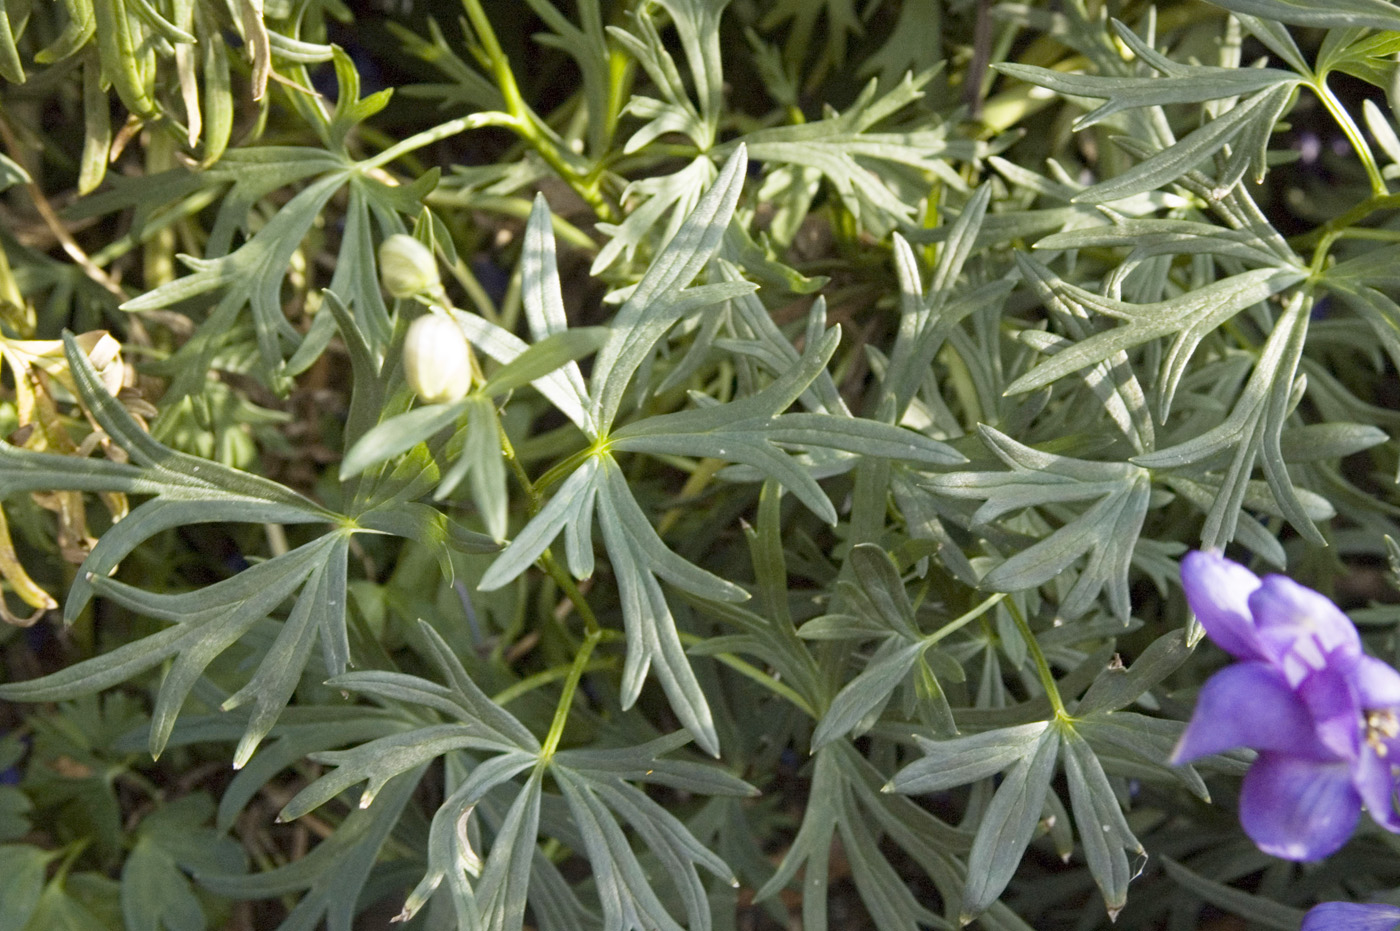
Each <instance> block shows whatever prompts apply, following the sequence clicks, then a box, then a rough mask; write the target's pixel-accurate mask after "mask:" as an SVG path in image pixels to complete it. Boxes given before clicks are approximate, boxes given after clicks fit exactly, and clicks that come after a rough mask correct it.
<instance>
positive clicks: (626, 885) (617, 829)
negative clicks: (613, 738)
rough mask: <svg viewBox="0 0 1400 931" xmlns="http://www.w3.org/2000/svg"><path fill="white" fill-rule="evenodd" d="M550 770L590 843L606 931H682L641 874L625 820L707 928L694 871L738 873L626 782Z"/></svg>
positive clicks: (691, 923)
mask: <svg viewBox="0 0 1400 931" xmlns="http://www.w3.org/2000/svg"><path fill="white" fill-rule="evenodd" d="M550 772H551V774H552V775H553V776H554V778H555V780H556V782H557V783H558V785H559V788H560V790H561V791H562V793H563V795H564V798H565V800H566V801H567V802H568V805H569V811H570V812H571V813H572V814H573V817H574V821H575V823H576V824H577V825H578V826H579V828H580V830H581V832H582V834H583V838H584V841H585V844H586V849H587V855H588V860H589V866H590V868H591V870H592V873H593V877H594V881H595V883H596V885H597V888H598V894H599V898H600V899H601V901H602V905H603V922H604V923H603V926H604V928H605V929H607V931H633V929H635V931H646V929H651V928H671V929H675V931H680V927H681V926H680V925H679V924H677V922H676V921H675V919H673V918H672V917H671V915H670V913H669V912H668V911H667V910H666V908H665V906H664V905H662V904H661V901H660V899H659V898H658V897H657V895H656V892H655V891H654V890H653V888H652V886H653V883H652V881H651V879H650V878H649V877H648V876H647V874H646V872H645V871H644V870H643V869H642V866H641V864H640V863H639V862H638V860H637V855H636V853H635V852H634V851H633V850H632V847H631V845H630V844H629V843H628V841H627V838H626V836H625V835H624V834H623V832H622V829H621V826H620V824H619V823H618V818H621V819H622V820H624V821H626V822H627V823H628V824H629V825H631V827H632V828H633V830H634V831H636V832H637V835H638V836H639V837H640V838H641V839H642V841H643V842H644V843H645V844H646V845H647V847H648V848H650V850H651V852H652V853H653V854H654V855H656V856H657V857H658V859H659V860H660V861H661V863H662V865H663V867H664V868H665V870H666V872H667V874H668V876H669V877H670V879H671V881H672V883H673V884H674V886H675V888H676V890H677V891H678V892H679V893H680V897H681V901H682V902H683V904H684V906H685V909H686V912H687V915H688V919H689V920H688V927H689V928H692V929H698V931H708V929H709V928H710V908H709V903H708V901H707V899H706V896H705V891H704V887H703V886H702V885H701V882H700V877H699V875H698V873H697V871H696V869H695V868H696V866H697V865H698V866H703V867H705V869H706V870H708V871H709V872H711V873H713V874H714V875H716V876H718V877H720V878H721V879H723V880H725V881H727V882H729V883H731V884H737V880H735V879H734V875H733V871H732V870H730V869H729V867H728V866H727V865H726V864H725V863H724V861H723V860H721V859H720V858H719V857H717V856H716V855H715V854H713V853H711V852H710V851H709V850H708V849H706V848H705V847H704V846H703V845H701V844H700V842H699V841H697V840H696V839H695V836H694V835H693V834H691V833H690V831H689V830H687V829H686V827H685V825H683V824H682V823H681V822H680V821H679V820H678V819H677V818H676V817H675V816H674V815H672V814H670V813H669V812H667V811H666V810H665V809H664V808H662V807H661V806H660V805H659V804H658V803H657V802H655V801H653V800H652V799H650V798H648V797H647V795H646V794H645V793H644V792H642V791H641V790H640V789H637V788H635V787H633V786H630V785H628V784H627V783H625V782H623V781H622V779H620V778H618V777H616V776H611V777H607V778H601V777H600V776H598V775H594V774H585V773H581V772H576V771H575V770H573V769H572V768H571V767H569V766H568V765H567V764H566V763H565V762H564V761H563V760H559V761H556V763H555V764H554V765H552V766H551V767H550Z"/></svg>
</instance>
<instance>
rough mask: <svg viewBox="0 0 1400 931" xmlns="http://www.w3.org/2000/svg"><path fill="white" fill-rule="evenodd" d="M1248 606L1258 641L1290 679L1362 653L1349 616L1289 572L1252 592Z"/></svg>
mask: <svg viewBox="0 0 1400 931" xmlns="http://www.w3.org/2000/svg"><path fill="white" fill-rule="evenodd" d="M1249 608H1250V611H1251V613H1252V614H1253V615H1254V624H1255V628H1256V630H1257V631H1258V639H1259V642H1260V643H1261V644H1262V645H1263V647H1264V649H1265V650H1266V651H1267V652H1268V655H1269V656H1270V657H1271V658H1273V659H1274V661H1275V662H1278V663H1280V664H1281V665H1282V666H1283V670H1284V672H1285V674H1287V676H1288V679H1289V681H1290V682H1292V683H1295V684H1296V683H1298V682H1301V681H1302V679H1303V678H1304V677H1305V676H1306V675H1307V674H1308V673H1310V672H1312V671H1313V670H1316V669H1321V668H1322V667H1323V666H1326V665H1328V664H1329V663H1333V662H1337V661H1341V662H1343V663H1352V662H1355V661H1356V660H1357V659H1359V658H1360V656H1361V637H1360V635H1358V634H1357V632H1356V626H1355V625H1354V624H1352V622H1351V621H1350V620H1349V619H1348V618H1347V616H1346V615H1345V614H1343V613H1342V612H1341V611H1340V610H1338V608H1337V606H1336V605H1334V604H1333V603H1332V602H1330V601H1328V600H1327V598H1326V597H1324V596H1323V595H1319V594H1318V593H1317V592H1315V591H1313V590H1312V589H1310V588H1305V587H1304V586H1302V585H1299V584H1298V583H1297V582H1295V581H1293V580H1292V579H1290V578H1288V577H1286V576H1282V575H1270V576H1266V577H1265V578H1264V580H1263V581H1262V582H1261V583H1260V585H1259V588H1257V589H1256V590H1255V591H1254V593H1253V594H1251V595H1250V596H1249Z"/></svg>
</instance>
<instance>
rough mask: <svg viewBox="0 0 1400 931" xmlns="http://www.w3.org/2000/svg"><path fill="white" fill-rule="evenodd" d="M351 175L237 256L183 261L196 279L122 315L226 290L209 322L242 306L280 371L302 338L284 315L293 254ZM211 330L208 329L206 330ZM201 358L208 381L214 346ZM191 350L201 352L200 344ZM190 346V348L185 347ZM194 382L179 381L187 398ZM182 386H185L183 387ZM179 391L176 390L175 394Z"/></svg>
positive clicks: (288, 209) (330, 183)
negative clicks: (288, 352) (284, 288)
mask: <svg viewBox="0 0 1400 931" xmlns="http://www.w3.org/2000/svg"><path fill="white" fill-rule="evenodd" d="M350 175H351V170H350V169H349V168H341V169H339V170H336V171H333V172H332V173H330V174H328V175H325V176H323V177H321V178H318V179H317V180H316V181H315V182H313V183H312V184H310V185H309V186H307V187H306V188H305V189H303V190H302V191H301V192H300V193H298V194H297V195H296V196H295V197H293V198H292V199H291V200H290V201H288V202H287V204H286V205H285V206H283V207H282V209H281V210H279V211H278V212H277V215H276V216H275V217H273V218H272V219H271V220H270V221H269V222H268V223H267V225H266V226H264V227H263V228H262V229H260V230H258V232H257V233H256V234H254V236H253V237H252V238H251V239H249V240H248V241H247V242H246V243H244V244H243V245H242V246H240V247H239V248H238V250H237V251H235V252H233V253H231V254H229V255H227V256H224V257H222V258H218V259H197V258H194V257H193V256H182V259H183V261H184V262H185V264H187V265H188V266H190V268H191V269H193V274H191V275H187V276H186V277H184V278H177V279H176V280H174V281H172V282H170V283H169V284H165V285H162V286H160V287H159V288H156V289H155V290H153V291H148V292H147V293H145V294H143V295H141V296H140V297H137V298H133V299H132V300H129V301H127V302H126V303H125V304H123V305H122V309H123V310H127V311H143V310H155V309H159V308H163V307H169V306H171V305H173V304H176V303H179V302H181V301H184V300H187V299H189V298H192V297H198V296H199V295H201V294H205V293H207V292H209V291H213V290H217V289H221V288H226V289H227V290H226V291H225V294H224V297H223V298H222V300H221V301H220V304H219V310H216V311H215V312H214V314H213V316H211V318H210V320H211V321H216V320H217V321H218V322H219V323H220V324H221V325H226V324H225V323H224V321H225V320H226V319H230V320H231V318H232V316H233V315H234V314H236V313H237V312H238V311H239V310H240V309H241V308H242V307H243V306H244V305H248V306H249V307H250V308H251V310H252V313H253V320H254V324H255V326H256V328H257V337H258V348H259V352H260V354H261V356H262V360H263V363H264V365H265V366H266V367H267V368H268V370H269V371H270V372H274V373H275V372H277V371H280V368H281V364H282V359H283V358H284V356H285V355H286V347H287V346H289V345H292V344H295V343H296V342H297V341H298V340H299V336H298V334H297V332H296V330H294V329H293V328H292V326H291V324H290V323H289V322H288V321H287V317H286V314H285V313H283V310H282V301H281V291H282V281H283V278H285V276H286V274H287V269H288V267H289V265H290V264H291V258H292V255H293V253H295V252H296V251H297V249H299V248H300V247H301V241H302V239H303V238H304V237H305V236H306V233H307V232H308V231H309V230H310V229H311V225H312V224H313V223H315V222H316V217H317V216H319V215H320V212H321V210H322V209H323V208H324V207H325V206H326V204H327V203H328V202H329V201H330V199H331V198H332V197H333V196H334V195H335V193H336V192H337V191H339V190H340V188H341V187H342V186H344V184H345V183H346V182H347V181H348V180H349V178H350ZM208 325H209V324H206V326H208ZM201 342H203V343H205V344H206V346H202V347H201V348H203V350H204V351H203V352H202V353H201V354H200V356H199V357H197V361H199V362H203V363H204V365H203V367H202V369H201V370H200V371H199V373H198V378H199V380H202V379H203V377H204V371H207V369H208V362H209V361H211V359H210V357H211V356H212V345H207V344H208V343H211V342H212V341H211V340H205V341H201ZM191 343H192V344H194V345H196V346H199V345H200V344H198V343H194V342H193V341H191ZM187 345H190V344H187ZM193 378H194V376H187V377H186V378H185V379H183V380H177V383H176V384H177V385H178V386H179V388H180V389H181V390H182V391H183V393H184V394H192V393H194V392H195V391H197V390H198V382H197V381H194V380H193ZM182 382H183V383H182ZM174 388H175V386H172V390H174Z"/></svg>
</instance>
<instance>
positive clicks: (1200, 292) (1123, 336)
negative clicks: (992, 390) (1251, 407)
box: [1006, 255, 1307, 420]
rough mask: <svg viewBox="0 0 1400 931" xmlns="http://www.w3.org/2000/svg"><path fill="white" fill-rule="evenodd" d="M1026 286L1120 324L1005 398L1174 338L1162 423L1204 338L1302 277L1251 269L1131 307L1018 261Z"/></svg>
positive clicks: (1165, 367)
mask: <svg viewBox="0 0 1400 931" xmlns="http://www.w3.org/2000/svg"><path fill="white" fill-rule="evenodd" d="M1017 263H1018V265H1019V267H1020V268H1021V271H1022V273H1023V274H1024V276H1025V278H1026V280H1027V282H1029V283H1030V284H1031V285H1032V287H1034V288H1035V289H1036V290H1037V291H1040V292H1042V293H1045V294H1046V295H1047V298H1049V297H1053V298H1055V299H1058V300H1061V301H1064V302H1065V303H1066V304H1069V305H1072V306H1077V307H1080V308H1083V309H1084V310H1085V311H1089V312H1092V313H1094V314H1102V315H1103V316H1107V317H1113V318H1115V319H1119V320H1122V321H1124V323H1123V324H1122V325H1121V326H1118V327H1114V328H1113V329H1110V330H1104V331H1101V332H1098V333H1095V334H1093V335H1092V336H1089V337H1087V338H1085V339H1082V340H1079V341H1078V342H1076V343H1075V344H1074V345H1073V346H1071V347H1069V348H1067V349H1062V350H1060V351H1059V352H1057V353H1056V354H1055V355H1054V356H1052V357H1051V358H1050V359H1048V360H1046V361H1045V362H1042V363H1040V364H1039V365H1037V366H1036V367H1035V368H1033V369H1031V371H1029V372H1027V373H1026V374H1025V375H1022V376H1021V377H1020V378H1017V379H1016V380H1015V381H1013V382H1012V383H1011V384H1010V385H1009V386H1007V389H1006V393H1007V394H1021V393H1024V392H1028V391H1034V390H1035V389H1037V388H1042V387H1044V386H1045V385H1048V384H1051V383H1052V382H1054V381H1056V380H1057V379H1059V378H1062V377H1064V376H1065V375H1068V374H1070V373H1071V372H1076V371H1078V370H1079V369H1081V368H1085V367H1087V366H1089V365H1093V364H1097V363H1100V362H1104V361H1106V360H1109V359H1111V358H1112V357H1114V356H1115V354H1117V353H1119V352H1122V351H1124V350H1127V349H1131V348H1134V347H1136V346H1140V345H1142V344H1143V343H1146V342H1149V341H1151V340H1154V339H1159V338H1161V337H1164V336H1171V335H1173V334H1175V337H1174V339H1173V340H1172V344H1171V347H1170V349H1169V350H1168V351H1167V353H1166V354H1165V356H1164V357H1163V361H1162V368H1161V372H1160V375H1159V382H1160V384H1159V387H1158V393H1159V397H1160V401H1159V408H1160V410H1159V414H1158V416H1159V417H1161V418H1162V419H1163V420H1165V419H1166V417H1167V414H1168V413H1169V412H1170V410H1171V401H1172V397H1173V396H1174V394H1175V392H1176V386H1177V384H1178V383H1179V382H1180V380H1181V376H1182V374H1183V373H1184V372H1185V369H1186V365H1187V363H1188V362H1189V361H1190V359H1191V355H1192V353H1194V352H1195V349H1196V347H1197V346H1198V345H1199V344H1200V342H1201V340H1202V339H1204V338H1205V337H1206V335H1207V334H1209V333H1211V332H1214V331H1215V329H1216V328H1217V327H1219V326H1220V325H1221V324H1222V323H1224V322H1225V321H1226V320H1229V319H1230V318H1231V317H1233V316H1235V314H1237V313H1239V312H1240V311H1242V310H1244V309H1245V308H1246V307H1249V306H1251V305H1253V304H1257V303H1259V302H1260V301H1262V300H1265V299H1266V298H1268V297H1270V296H1272V295H1274V294H1277V293H1279V292H1280V291H1282V290H1284V289H1286V288H1288V287H1290V286H1291V285H1294V284H1296V283H1298V282H1299V281H1301V280H1302V279H1303V278H1305V277H1306V276H1307V272H1306V271H1304V270H1303V269H1300V268H1292V267H1283V268H1280V267H1271V268H1256V269H1252V270H1250V271H1246V272H1241V273H1240V274H1238V275H1231V276H1229V277H1227V278H1223V279H1221V280H1220V281H1216V282H1212V283H1211V284H1208V285H1206V286H1204V287H1202V288H1198V289H1196V290H1193V291H1189V292H1187V293H1186V294H1182V295H1180V296H1178V297H1174V298H1172V299H1170V300H1166V301H1160V302H1155V303H1150V304H1131V303H1128V302H1125V301H1119V300H1115V299H1113V298H1110V297H1105V296H1103V295H1100V294H1095V293H1094V292H1092V291H1087V290H1085V289H1083V288H1080V287H1078V286H1076V285H1072V284H1069V283H1067V282H1065V281H1063V280H1062V279H1060V278H1059V277H1058V276H1056V275H1055V274H1054V273H1053V272H1051V271H1050V270H1049V269H1048V268H1046V267H1045V266H1043V265H1041V264H1040V263H1038V262H1036V261H1034V260H1033V259H1026V258H1022V257H1021V256H1019V255H1018V256H1017Z"/></svg>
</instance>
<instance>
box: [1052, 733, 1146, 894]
mask: <svg viewBox="0 0 1400 931" xmlns="http://www.w3.org/2000/svg"><path fill="white" fill-rule="evenodd" d="M1063 740H1064V748H1065V782H1066V784H1067V785H1068V786H1069V798H1070V804H1071V806H1072V808H1073V811H1074V825H1075V827H1076V828H1077V829H1078V831H1079V839H1080V842H1081V843H1082V844H1083V846H1084V859H1085V860H1087V861H1088V864H1089V872H1090V873H1091V874H1093V877H1094V882H1095V883H1097V884H1098V887H1099V891H1100V892H1102V893H1103V900H1104V904H1105V905H1106V906H1107V908H1108V916H1109V918H1110V919H1112V918H1116V917H1117V916H1118V913H1119V912H1120V911H1122V909H1123V906H1124V905H1126V904H1127V901H1128V883H1129V882H1131V881H1132V880H1133V878H1134V877H1136V876H1137V875H1138V873H1140V872H1141V870H1142V864H1141V862H1139V864H1138V865H1137V869H1134V868H1133V865H1132V864H1131V863H1129V861H1128V854H1129V853H1131V854H1134V855H1135V856H1136V857H1141V858H1142V860H1143V861H1145V859H1146V855H1145V854H1144V853H1143V848H1142V844H1141V843H1140V842H1139V841H1138V839H1137V838H1136V837H1134V836H1133V832H1132V829H1131V828H1129V827H1128V822H1127V819H1125V818H1124V817H1123V809H1122V808H1121V807H1120V806H1119V804H1118V798H1117V796H1116V795H1115V794H1114V792H1113V787H1112V786H1111V785H1109V782H1108V776H1106V775H1105V774H1104V771H1103V766H1102V765H1101V764H1100V763H1099V759H1098V757H1097V756H1095V755H1094V751H1093V750H1091V749H1090V748H1089V745H1088V744H1087V743H1085V742H1084V738H1083V737H1080V736H1079V735H1078V734H1077V733H1075V731H1074V730H1073V729H1072V728H1067V729H1066V730H1065V733H1064V736H1063Z"/></svg>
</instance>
